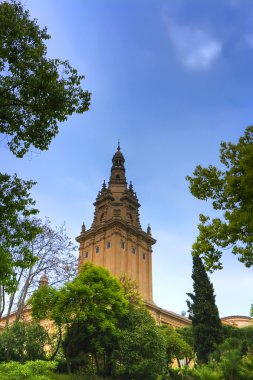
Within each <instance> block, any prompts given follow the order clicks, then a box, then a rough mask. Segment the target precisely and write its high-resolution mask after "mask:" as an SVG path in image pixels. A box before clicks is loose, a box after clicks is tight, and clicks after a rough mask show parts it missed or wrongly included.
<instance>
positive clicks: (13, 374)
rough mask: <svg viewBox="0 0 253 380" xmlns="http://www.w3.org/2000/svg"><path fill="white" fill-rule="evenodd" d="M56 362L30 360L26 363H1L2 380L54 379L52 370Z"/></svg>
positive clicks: (0, 376) (0, 374)
mask: <svg viewBox="0 0 253 380" xmlns="http://www.w3.org/2000/svg"><path fill="white" fill-rule="evenodd" d="M55 366H56V363H53V362H46V361H42V360H36V361H29V362H26V363H25V364H21V363H18V362H9V363H3V364H0V379H1V380H52V376H51V375H50V374H52V370H54V368H55Z"/></svg>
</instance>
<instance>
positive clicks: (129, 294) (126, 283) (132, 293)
mask: <svg viewBox="0 0 253 380" xmlns="http://www.w3.org/2000/svg"><path fill="white" fill-rule="evenodd" d="M119 280H120V283H121V286H122V288H123V292H124V296H125V298H126V299H127V300H128V302H129V303H130V304H131V305H135V306H141V305H143V301H142V297H141V294H140V292H139V289H138V285H137V283H136V282H135V281H134V280H132V279H131V278H129V277H127V276H126V275H122V276H121V277H120V279H119Z"/></svg>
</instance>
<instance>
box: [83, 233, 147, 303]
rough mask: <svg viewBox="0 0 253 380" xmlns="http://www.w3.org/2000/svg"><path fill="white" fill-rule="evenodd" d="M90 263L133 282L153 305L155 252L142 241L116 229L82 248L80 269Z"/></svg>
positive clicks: (92, 238)
mask: <svg viewBox="0 0 253 380" xmlns="http://www.w3.org/2000/svg"><path fill="white" fill-rule="evenodd" d="M88 261H90V262H92V263H93V264H94V265H98V266H102V267H104V268H107V269H108V270H109V271H110V272H111V273H112V274H113V275H114V276H117V277H121V276H122V275H126V276H127V277H129V278H131V279H132V280H134V281H135V282H136V284H137V285H138V288H139V291H140V293H141V295H142V297H143V299H144V300H146V301H149V302H152V300H153V295H152V250H151V248H150V246H149V245H148V243H147V242H145V240H144V239H143V238H141V237H138V236H135V235H134V234H131V233H129V232H127V231H124V229H123V228H116V227H114V228H111V229H109V230H107V231H106V232H103V233H102V232H98V233H96V234H95V236H93V235H92V236H90V237H89V236H87V238H86V239H85V238H84V239H83V241H82V242H81V244H80V255H79V267H80V266H81V265H82V264H84V263H86V262H88Z"/></svg>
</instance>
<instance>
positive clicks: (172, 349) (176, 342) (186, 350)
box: [161, 326, 194, 369]
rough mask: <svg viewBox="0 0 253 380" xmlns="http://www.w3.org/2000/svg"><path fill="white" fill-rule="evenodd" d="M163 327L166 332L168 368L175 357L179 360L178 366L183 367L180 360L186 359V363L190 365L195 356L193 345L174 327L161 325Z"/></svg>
mask: <svg viewBox="0 0 253 380" xmlns="http://www.w3.org/2000/svg"><path fill="white" fill-rule="evenodd" d="M161 329H162V331H163V333H164V334H165V341H166V362H167V369H169V367H170V366H171V364H172V362H173V360H174V359H176V360H177V364H178V367H181V362H180V360H184V362H185V364H186V365H188V364H189V363H190V361H191V360H192V359H193V357H194V354H193V347H191V346H190V345H189V344H188V343H187V342H186V341H185V340H184V338H183V336H182V335H180V334H179V333H178V332H177V331H176V330H175V329H174V328H173V327H170V326H161Z"/></svg>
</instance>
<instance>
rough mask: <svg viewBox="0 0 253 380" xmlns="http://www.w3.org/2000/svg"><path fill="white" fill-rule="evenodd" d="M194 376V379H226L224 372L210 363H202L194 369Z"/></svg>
mask: <svg viewBox="0 0 253 380" xmlns="http://www.w3.org/2000/svg"><path fill="white" fill-rule="evenodd" d="M192 376H193V377H192V379H196V380H197V379H199V380H224V377H223V374H222V372H221V371H220V370H219V369H214V368H213V367H211V366H208V365H202V366H200V367H198V368H196V369H194V370H193V371H192ZM231 380H232V379H231Z"/></svg>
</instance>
